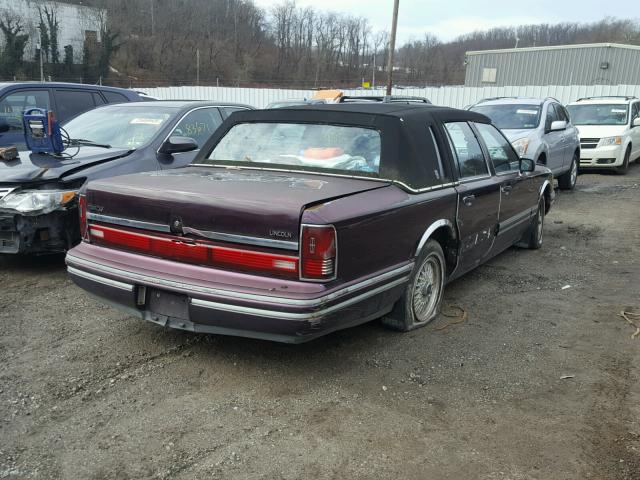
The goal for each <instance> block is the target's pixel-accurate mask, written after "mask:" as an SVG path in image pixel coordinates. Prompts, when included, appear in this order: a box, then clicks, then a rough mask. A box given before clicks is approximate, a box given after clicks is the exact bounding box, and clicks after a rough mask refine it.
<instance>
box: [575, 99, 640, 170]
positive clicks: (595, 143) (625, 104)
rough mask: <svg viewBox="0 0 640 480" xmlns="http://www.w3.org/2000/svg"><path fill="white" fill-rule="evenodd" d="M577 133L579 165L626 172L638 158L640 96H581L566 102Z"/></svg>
mask: <svg viewBox="0 0 640 480" xmlns="http://www.w3.org/2000/svg"><path fill="white" fill-rule="evenodd" d="M567 110H568V111H569V114H570V115H571V121H572V122H573V124H574V125H575V126H576V127H578V130H579V132H580V168H581V169H583V168H611V169H615V170H616V171H618V172H619V173H622V174H624V173H626V171H627V169H628V168H629V162H632V161H634V160H636V161H638V160H639V159H640V99H638V98H636V97H590V98H581V99H580V100H577V101H575V102H573V103H570V104H569V105H567Z"/></svg>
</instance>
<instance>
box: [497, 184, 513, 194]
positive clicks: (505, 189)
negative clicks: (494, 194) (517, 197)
mask: <svg viewBox="0 0 640 480" xmlns="http://www.w3.org/2000/svg"><path fill="white" fill-rule="evenodd" d="M511 190H513V187H512V186H511V185H503V186H502V187H501V188H500V191H501V192H502V193H504V194H505V195H509V194H510V193H511Z"/></svg>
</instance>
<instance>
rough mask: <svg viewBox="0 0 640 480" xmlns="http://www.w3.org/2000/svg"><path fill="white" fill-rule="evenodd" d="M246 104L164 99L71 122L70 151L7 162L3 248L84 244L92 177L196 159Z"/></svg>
mask: <svg viewBox="0 0 640 480" xmlns="http://www.w3.org/2000/svg"><path fill="white" fill-rule="evenodd" d="M249 108H250V107H247V106H244V105H229V104H219V103H212V102H191V101H189V102H187V101H158V102H137V103H126V104H119V105H109V106H104V107H100V108H97V109H94V110H91V111H89V112H86V113H83V114H81V115H79V116H77V117H75V118H74V119H72V120H71V121H69V122H68V123H66V124H64V125H63V127H64V130H65V131H66V133H67V134H68V136H69V141H68V148H67V150H66V151H65V152H64V153H63V154H62V155H53V154H35V153H31V152H28V151H25V152H20V156H19V158H17V159H15V160H12V161H4V162H3V161H1V160H0V253H9V254H17V253H26V254H39V253H52V252H64V251H66V250H68V249H69V248H71V247H72V246H73V245H75V244H76V243H78V241H79V240H80V230H79V226H78V208H77V206H78V196H77V194H78V191H79V190H80V188H81V187H82V186H83V185H85V184H86V182H87V181H89V180H93V179H98V178H105V177H113V176H115V175H123V174H127V173H135V172H145V171H159V170H167V169H173V168H177V167H183V166H185V165H188V164H189V163H191V161H192V160H193V159H194V157H195V156H196V154H197V152H198V150H199V146H201V145H203V144H204V143H205V142H206V141H207V140H208V139H209V137H211V135H212V134H213V133H214V132H215V130H216V129H217V128H218V127H219V126H220V124H221V123H222V121H223V119H225V118H226V117H227V116H228V115H229V114H230V113H232V112H234V111H236V110H247V109H249Z"/></svg>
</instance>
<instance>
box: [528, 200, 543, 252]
mask: <svg viewBox="0 0 640 480" xmlns="http://www.w3.org/2000/svg"><path fill="white" fill-rule="evenodd" d="M545 206H546V205H545V200H544V195H542V197H540V201H539V202H538V211H537V212H536V215H535V217H533V220H532V221H531V226H530V227H529V232H528V233H527V234H526V237H525V241H524V244H525V246H526V247H527V248H529V249H531V250H537V249H539V248H540V247H542V240H543V237H544V216H545Z"/></svg>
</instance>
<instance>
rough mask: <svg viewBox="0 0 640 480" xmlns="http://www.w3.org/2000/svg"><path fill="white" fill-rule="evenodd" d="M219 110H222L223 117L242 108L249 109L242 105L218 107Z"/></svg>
mask: <svg viewBox="0 0 640 480" xmlns="http://www.w3.org/2000/svg"><path fill="white" fill-rule="evenodd" d="M220 110H222V111H223V112H224V118H227V117H228V116H229V115H231V114H232V113H233V112H239V111H242V110H249V109H248V108H244V107H220Z"/></svg>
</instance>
